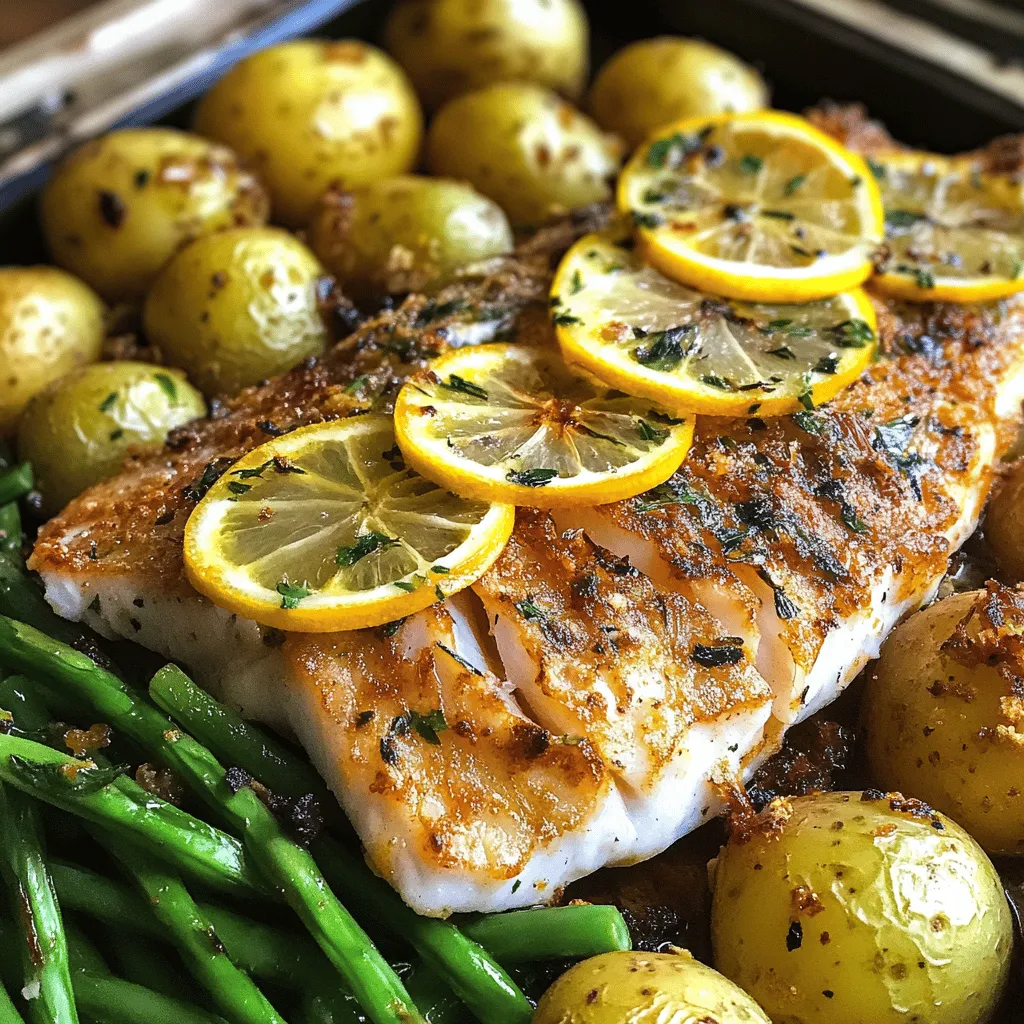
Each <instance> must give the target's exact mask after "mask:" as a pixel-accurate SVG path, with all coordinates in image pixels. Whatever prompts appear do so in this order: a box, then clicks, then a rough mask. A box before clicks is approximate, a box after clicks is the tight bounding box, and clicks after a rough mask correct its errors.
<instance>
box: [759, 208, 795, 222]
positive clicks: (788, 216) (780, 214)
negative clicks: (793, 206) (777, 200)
mask: <svg viewBox="0 0 1024 1024" xmlns="http://www.w3.org/2000/svg"><path fill="white" fill-rule="evenodd" d="M761 216H762V217H773V218H774V219H775V220H796V214H795V213H790V212H789V210H762V211H761Z"/></svg>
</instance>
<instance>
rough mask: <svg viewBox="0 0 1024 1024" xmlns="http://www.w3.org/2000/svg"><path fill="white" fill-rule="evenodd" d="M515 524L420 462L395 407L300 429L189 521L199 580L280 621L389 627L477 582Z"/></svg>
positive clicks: (190, 561) (223, 481) (235, 471)
mask: <svg viewBox="0 0 1024 1024" xmlns="http://www.w3.org/2000/svg"><path fill="white" fill-rule="evenodd" d="M514 522H515V509H514V508H513V507H512V506H511V505H501V504H495V503H494V502H492V501H488V500H478V499H473V498H462V497H458V496H457V495H454V494H451V493H449V492H448V491H446V490H444V489H443V488H441V487H438V486H437V485H436V484H434V483H431V482H430V481H429V480H425V479H424V478H423V477H421V476H420V475H419V474H417V473H416V472H415V471H414V470H412V469H410V468H409V467H408V466H407V465H406V464H405V462H404V460H403V458H402V453H401V451H400V450H399V448H398V446H397V445H396V443H395V436H394V428H393V422H392V419H391V417H390V416H385V415H381V414H369V415H365V416H353V417H350V418H348V419H341V420H335V421H333V422H330V423H319V424H315V425H313V426H309V427H303V428H300V429H298V430H295V431H293V432H292V433H290V434H285V435H284V436H283V437H279V438H275V439H274V440H272V441H268V442H267V443H266V444H263V445H261V446H260V447H259V448H256V449H255V450H254V451H251V452H250V453H249V454H248V455H246V456H244V457H243V458H241V459H239V461H238V462H236V463H235V464H234V465H233V466H232V467H231V468H230V469H229V470H227V472H225V473H224V474H223V475H222V476H221V477H220V479H218V480H217V481H216V482H215V483H214V484H213V486H212V487H211V488H210V490H209V491H208V492H207V494H206V496H205V497H204V498H203V500H202V501H201V502H200V503H199V504H198V505H197V506H196V508H195V509H194V511H193V512H192V515H191V516H190V517H189V520H188V524H187V526H186V528H185V568H186V571H187V573H188V578H189V581H190V582H191V583H192V585H193V586H194V587H195V588H196V589H197V590H198V591H199V592H200V593H202V594H205V595H206V596H207V597H209V598H210V600H211V601H213V603H214V604H216V605H219V606H220V607H223V608H227V609H229V610H231V611H233V612H237V613H238V614H239V615H243V616H245V617H246V618H250V619H254V620H255V621H256V622H260V623H262V624H264V625H267V626H274V627H277V628H278V629H285V630H301V631H303V632H311V633H322V632H334V631H337V630H346V629H358V628H361V627H365V626H380V625H383V624H385V623H388V622H392V621H394V620H395V619H399V618H401V617H402V616H405V615H410V614H412V613H413V612H417V611H420V610H421V609H423V608H426V607H427V606H428V605H430V604H433V603H434V602H435V601H439V600H443V599H444V598H445V597H447V596H448V595H450V594H454V593H456V592H457V591H459V590H463V589H465V588H466V587H468V586H469V585H470V584H471V583H473V582H475V581H476V580H477V579H479V577H480V576H482V575H483V573H484V572H486V571H487V569H488V568H489V567H490V566H491V565H492V564H493V562H494V561H495V559H496V558H497V557H498V555H500V554H501V551H502V549H503V548H504V546H505V543H506V541H507V540H508V538H509V535H510V534H511V532H512V527H513V525H514Z"/></svg>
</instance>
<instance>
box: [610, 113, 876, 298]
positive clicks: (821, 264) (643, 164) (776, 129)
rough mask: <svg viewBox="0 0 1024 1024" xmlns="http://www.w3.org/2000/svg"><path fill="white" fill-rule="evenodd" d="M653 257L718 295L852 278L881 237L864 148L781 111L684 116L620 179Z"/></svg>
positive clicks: (835, 287) (859, 276)
mask: <svg viewBox="0 0 1024 1024" xmlns="http://www.w3.org/2000/svg"><path fill="white" fill-rule="evenodd" d="M618 206H619V210H620V211H621V212H622V213H624V214H628V215H629V216H630V217H632V219H633V223H634V224H635V225H636V227H637V230H638V232H639V240H640V244H641V248H642V251H643V253H644V255H645V258H646V259H647V260H648V261H649V262H650V263H652V264H653V265H654V266H656V267H658V269H659V270H661V271H662V272H663V273H664V274H667V275H668V276H669V277H672V278H675V279H676V280H677V281H682V282H683V283H685V284H688V285H691V286H692V287H694V288H701V289H703V290H704V291H708V292H713V293H714V294H716V295H727V296H730V297H732V298H737V299H748V300H751V301H755V302H759V301H764V302H805V301H808V300H811V299H820V298H825V297H827V296H829V295H836V294H838V293H839V292H841V291H845V290H847V289H849V288H853V287H855V286H856V285H858V284H860V283H861V282H862V281H864V280H865V279H866V278H867V277H868V276H869V275H870V273H871V269H872V265H871V256H872V253H873V251H874V249H875V247H876V246H877V245H878V243H879V242H880V241H881V240H882V204H881V199H880V196H879V191H878V185H877V183H876V182H875V179H874V176H873V175H872V174H871V173H870V172H869V171H868V168H867V165H866V164H865V162H864V161H863V160H862V159H861V158H860V157H859V156H857V155H856V154H854V153H851V152H849V151H848V150H846V149H844V148H843V147H842V146H840V145H839V143H837V142H835V141H834V140H833V139H830V138H829V137H828V136H827V135H825V134H823V133H822V132H820V131H818V130H817V129H816V128H814V127H812V126H811V125H810V124H808V123H807V122H806V121H805V120H803V119H802V118H799V117H795V116H793V115H791V114H782V113H779V112H778V111H759V112H752V113H748V114H724V115H720V116H718V117H699V118H690V119H688V120H686V121H681V122H679V123H678V124H674V125H670V126H669V127H667V128H663V129H662V130H661V131H659V132H657V133H656V134H655V135H654V136H652V137H651V138H650V139H648V140H647V142H645V143H644V144H643V145H642V146H641V147H640V148H639V149H638V150H637V151H636V153H635V154H634V155H633V157H632V159H631V160H630V161H629V163H628V164H627V166H626V169H625V170H624V171H623V173H622V176H621V178H620V179H619V188H618Z"/></svg>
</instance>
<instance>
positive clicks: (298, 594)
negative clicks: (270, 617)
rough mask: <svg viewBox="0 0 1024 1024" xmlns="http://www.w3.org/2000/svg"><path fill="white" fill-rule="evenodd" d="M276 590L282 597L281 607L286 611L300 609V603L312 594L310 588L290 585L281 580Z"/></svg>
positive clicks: (296, 584)
mask: <svg viewBox="0 0 1024 1024" xmlns="http://www.w3.org/2000/svg"><path fill="white" fill-rule="evenodd" d="M275 589H276V590H277V592H278V593H279V594H280V595H281V607H282V608H286V609H291V608H298V607H299V602H300V601H301V600H302V599H303V598H304V597H309V595H310V594H311V593H312V591H311V590H310V589H309V587H304V586H302V585H300V584H298V583H289V582H288V581H287V580H281V582H280V583H278V585H277V587H275Z"/></svg>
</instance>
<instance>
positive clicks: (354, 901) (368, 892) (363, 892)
mask: <svg viewBox="0 0 1024 1024" xmlns="http://www.w3.org/2000/svg"><path fill="white" fill-rule="evenodd" d="M150 694H151V696H152V697H153V700H154V702H155V703H157V704H158V705H159V706H160V707H162V708H163V709H164V710H165V711H168V712H169V713H170V714H171V716H172V717H173V718H175V719H176V720H177V721H178V722H180V723H181V724H182V725H183V726H184V727H185V728H186V729H188V730H189V731H190V732H193V731H194V732H199V731H202V732H203V734H204V739H205V740H206V742H207V743H208V745H210V746H212V747H213V748H214V749H215V750H216V752H217V753H218V754H222V752H223V751H226V750H230V751H231V758H232V763H233V764H236V765H238V766H239V767H241V768H244V769H245V770H246V771H247V772H249V773H250V774H252V775H255V776H257V777H258V778H260V779H261V780H262V781H264V782H265V783H266V784H267V785H268V786H270V788H271V789H275V787H276V786H277V785H280V786H282V787H283V789H282V792H284V793H285V794H286V795H289V796H298V795H301V794H303V793H307V792H309V791H310V782H309V779H308V774H309V773H310V772H312V769H311V768H308V766H306V765H304V764H303V763H302V762H301V761H299V760H298V759H297V758H296V757H295V756H294V755H293V754H291V753H289V752H288V751H286V750H285V749H284V748H283V747H282V746H281V745H280V744H276V743H275V741H273V740H271V739H270V738H269V737H267V736H266V735H265V734H264V733H263V731H262V730H260V729H257V728H256V727H255V726H252V725H250V724H249V723H248V722H245V721H244V720H243V719H242V718H241V717H240V716H238V715H236V714H235V713H234V712H233V711H230V710H229V709H228V708H225V707H224V706H223V705H220V704H218V703H217V702H216V701H214V700H213V699H212V698H211V697H208V696H207V695H205V694H204V693H202V691H200V690H199V688H198V687H196V686H195V685H194V684H193V683H192V682H191V680H189V679H188V677H187V676H185V675H184V674H183V673H180V672H176V671H174V670H164V671H162V672H158V673H157V675H156V676H155V677H154V679H153V681H152V683H151V684H150ZM268 748H275V759H274V761H273V762H272V764H271V768H270V769H269V770H268V769H267V768H266V766H265V764H264V762H263V760H262V753H263V751H264V750H266V749H268ZM313 851H314V853H315V855H316V857H317V860H318V861H319V863H320V864H321V865H322V867H323V869H324V873H325V874H326V875H327V878H328V881H329V882H330V883H331V885H332V886H333V887H335V888H336V889H338V891H339V892H340V893H341V894H342V896H343V898H344V899H345V901H346V903H347V904H348V905H349V906H350V907H351V908H352V909H353V910H354V911H355V912H356V914H357V915H359V916H362V917H363V918H364V919H365V920H368V921H379V922H381V923H383V924H385V925H386V926H387V927H388V928H389V930H391V931H393V932H394V933H395V934H396V935H399V936H401V937H402V938H404V939H405V940H406V941H408V942H409V943H410V944H411V945H412V946H413V948H414V949H415V950H416V951H417V952H418V953H419V954H420V956H421V957H423V959H424V960H425V961H426V962H427V963H428V964H429V965H430V966H431V967H432V968H433V970H435V971H436V972H437V973H438V974H439V975H440V976H441V977H442V978H443V979H444V981H445V982H447V984H448V985H450V986H451V988H452V989H453V990H454V991H455V992H456V993H457V994H458V996H459V997H460V998H461V999H462V1000H463V1001H464V1002H465V1003H466V1005H467V1006H469V1007H470V1009H472V1010H473V1013H474V1014H475V1015H476V1016H477V1017H479V1019H480V1020H482V1021H484V1022H485V1024H487V1022H490V1021H495V1020H500V1021H509V1022H514V1021H522V1022H526V1021H528V1020H529V1019H530V1017H531V1015H532V1009H531V1007H530V1003H529V1001H528V1000H527V999H526V996H525V995H523V993H522V992H521V991H520V990H519V989H518V987H517V986H516V984H515V982H514V981H512V979H511V978H510V977H509V976H508V974H506V972H505V971H504V970H502V968H501V967H500V966H499V965H498V964H497V963H496V962H495V960H494V959H493V958H492V957H491V956H490V955H489V954H488V953H487V951H486V950H485V949H483V948H482V947H481V946H479V945H478V944H476V943H475V942H472V941H470V940H469V939H467V938H466V937H465V936H464V935H462V934H461V933H460V932H459V930H458V929H457V928H455V927H454V926H453V925H451V924H449V923H447V922H444V921H439V920H436V919H434V918H427V917H420V916H419V915H418V914H416V913H415V912H414V911H412V910H411V909H410V908H409V907H407V906H406V905H405V903H404V902H403V901H402V899H401V897H400V896H399V895H398V894H397V893H396V892H395V891H394V889H392V888H391V886H389V885H388V884H387V883H386V882H384V881H382V880H381V879H380V878H378V877H377V876H376V875H374V874H373V873H372V872H371V871H370V870H369V869H368V868H367V867H366V865H365V864H364V863H363V862H362V861H361V860H360V859H358V858H357V857H354V856H353V855H351V854H350V853H348V852H347V851H346V850H345V849H344V848H343V847H342V846H341V845H340V844H338V843H336V842H333V841H331V840H329V839H321V840H318V841H317V842H315V843H314V845H313Z"/></svg>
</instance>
